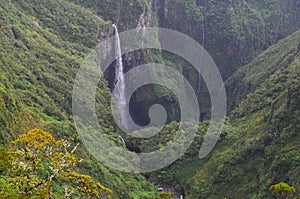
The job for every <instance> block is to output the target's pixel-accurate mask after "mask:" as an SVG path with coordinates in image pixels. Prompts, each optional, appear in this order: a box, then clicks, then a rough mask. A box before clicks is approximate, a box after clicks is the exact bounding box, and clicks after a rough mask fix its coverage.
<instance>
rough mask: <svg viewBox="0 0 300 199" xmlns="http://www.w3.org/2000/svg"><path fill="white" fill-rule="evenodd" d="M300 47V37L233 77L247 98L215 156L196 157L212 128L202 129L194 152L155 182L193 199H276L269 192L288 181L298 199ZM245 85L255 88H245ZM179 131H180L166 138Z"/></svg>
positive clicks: (156, 175) (288, 40) (156, 176)
mask: <svg viewBox="0 0 300 199" xmlns="http://www.w3.org/2000/svg"><path fill="white" fill-rule="evenodd" d="M299 41H300V31H298V32H296V33H294V34H293V35H291V36H289V37H287V38H285V39H283V40H282V41H280V42H279V43H278V44H276V45H274V46H272V47H270V48H269V49H268V50H267V51H265V52H264V53H262V54H261V55H260V56H259V57H258V58H257V59H255V60H254V61H253V62H251V63H250V64H249V65H247V66H245V67H243V68H242V69H240V70H239V71H238V72H237V73H236V74H235V75H234V77H232V79H235V80H236V81H241V86H240V87H239V85H232V84H231V86H232V87H230V88H236V92H242V93H244V94H245V95H246V97H245V98H243V99H241V102H240V103H239V105H238V106H237V108H236V109H234V111H233V112H232V114H231V115H230V117H229V118H228V119H227V121H226V124H225V127H224V132H223V133H222V134H221V137H220V140H219V142H218V144H217V145H216V147H215V149H214V150H213V152H212V153H211V154H209V155H208V156H207V157H205V158H204V159H198V157H197V156H198V150H199V148H200V145H201V143H202V137H203V134H204V133H205V128H206V127H207V124H206V123H203V124H201V125H200V126H199V127H198V129H199V135H198V137H197V139H196V140H195V142H194V144H193V146H192V147H191V148H190V150H189V151H188V152H187V153H186V154H185V155H184V156H183V157H182V158H181V159H180V160H178V161H177V162H175V163H174V164H172V165H171V166H169V167H168V168H166V169H163V170H162V171H160V172H156V173H151V174H150V179H152V180H153V181H160V182H163V183H166V184H172V185H173V186H175V187H176V188H177V190H178V191H180V192H181V193H182V194H185V196H186V198H188V199H189V198H191V199H193V198H225V197H226V198H262V199H265V198H273V196H272V194H271V192H270V191H269V190H268V188H269V187H270V186H271V185H272V184H276V183H279V182H281V181H285V182H287V183H289V184H291V185H294V186H295V187H296V190H298V191H297V192H296V194H295V195H294V197H295V198H298V197H299V196H300V192H299V190H300V180H299V176H300V164H299V162H300V149H299V144H300V138H299V133H300V131H299V127H300V125H299V124H300V119H299V118H300V111H299V110H300V109H299V108H300V89H299V88H300V78H299V77H300V50H299ZM241 74H242V75H241ZM239 75H241V76H239ZM244 82H247V83H249V84H250V83H251V87H243V85H244V84H243V83H244ZM232 83H233V82H232ZM239 88H240V89H239ZM230 92H232V91H231V90H229V91H228V93H230ZM232 95H233V96H234V95H235V94H232ZM174 129H176V126H173V127H172V128H171V129H170V130H168V131H167V132H169V134H170V132H174ZM165 133H166V132H165ZM171 135H172V133H171ZM169 136H170V135H169ZM164 139H167V138H163V139H162V140H164ZM162 140H159V141H156V146H158V147H159V146H160V143H164V141H162ZM153 146H155V142H154V143H153V142H152V143H151V147H152V148H153Z"/></svg>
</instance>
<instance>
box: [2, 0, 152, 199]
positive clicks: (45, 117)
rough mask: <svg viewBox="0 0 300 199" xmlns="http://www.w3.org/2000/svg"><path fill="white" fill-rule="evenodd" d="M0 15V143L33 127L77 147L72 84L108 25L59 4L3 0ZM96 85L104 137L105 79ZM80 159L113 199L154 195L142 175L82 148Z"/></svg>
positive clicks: (106, 117) (106, 116)
mask: <svg viewBox="0 0 300 199" xmlns="http://www.w3.org/2000/svg"><path fill="white" fill-rule="evenodd" d="M0 11H1V12H0V13H1V17H0V21H1V22H0V24H1V25H0V28H1V29H0V38H1V39H0V42H1V46H2V48H1V49H0V71H1V73H0V135H1V143H2V144H4V143H7V142H8V141H11V140H13V139H15V138H16V136H17V135H19V134H21V133H26V132H27V131H29V130H30V129H33V128H37V127H38V128H43V129H45V130H47V131H49V132H52V133H54V134H55V136H56V137H58V138H63V137H67V138H71V137H73V140H74V141H75V142H80V140H79V138H78V135H77V133H76V130H75V127H74V124H73V120H72V111H71V103H72V99H71V95H72V89H73V82H74V78H75V75H76V72H77V70H78V68H79V67H80V64H81V62H82V60H83V58H84V57H85V56H86V55H87V53H88V52H89V51H90V48H91V47H94V46H95V45H96V44H97V42H98V41H97V38H98V34H99V32H100V31H101V30H105V29H104V28H106V26H107V24H108V23H107V22H105V21H104V20H103V19H101V18H100V17H97V16H96V15H93V14H92V13H91V12H90V11H88V10H85V9H83V8H81V7H79V6H76V5H74V4H71V3H68V2H64V1H60V0H57V1H47V0H45V1H1V2H0ZM101 28H102V29H101ZM100 86H101V87H102V88H103V89H102V90H100V92H99V93H98V96H97V97H98V98H99V100H100V99H101V101H102V103H101V104H108V105H107V106H104V105H102V106H100V107H98V108H99V117H100V118H99V119H102V120H105V121H107V122H106V126H107V129H106V130H107V131H108V132H114V131H115V130H114V127H113V125H112V124H111V123H109V118H110V117H111V115H110V114H109V111H108V110H110V106H109V103H108V99H110V92H109V89H108V87H107V83H106V81H105V80H102V82H101V83H100ZM106 100H107V101H106ZM99 105H100V104H99ZM117 141H119V140H117ZM78 156H79V157H81V158H83V159H84V161H83V162H82V163H80V170H81V172H82V173H86V174H90V175H92V176H93V177H94V178H95V179H96V180H98V181H100V182H101V183H102V184H103V185H105V186H106V187H109V188H110V189H112V190H113V194H112V196H111V197H112V198H120V197H122V198H140V197H141V196H143V195H145V196H146V195H149V196H151V195H153V194H155V192H156V188H155V187H154V186H152V185H151V184H149V183H147V182H146V181H145V180H144V178H142V177H141V176H140V175H131V174H124V173H120V172H117V171H113V170H110V169H108V168H106V167H105V166H103V165H102V164H100V163H97V162H96V161H95V160H93V158H92V157H90V156H89V155H88V153H87V152H86V150H85V149H84V148H83V147H82V145H80V148H79V150H78Z"/></svg>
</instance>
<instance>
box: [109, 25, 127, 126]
mask: <svg viewBox="0 0 300 199" xmlns="http://www.w3.org/2000/svg"><path fill="white" fill-rule="evenodd" d="M112 26H113V28H114V30H115V59H116V64H115V80H114V86H116V84H117V83H118V84H119V89H118V91H117V92H114V98H115V100H116V105H117V107H118V109H119V113H120V120H121V125H122V126H123V127H125V128H127V120H126V96H125V81H124V67H123V62H122V52H121V44H120V38H119V32H118V29H117V26H116V25H115V24H113V25H112Z"/></svg>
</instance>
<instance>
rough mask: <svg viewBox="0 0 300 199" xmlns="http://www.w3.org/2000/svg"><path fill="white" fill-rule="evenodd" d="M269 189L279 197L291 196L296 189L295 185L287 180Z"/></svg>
mask: <svg viewBox="0 0 300 199" xmlns="http://www.w3.org/2000/svg"><path fill="white" fill-rule="evenodd" d="M269 189H270V190H271V191H272V192H273V193H274V195H275V196H276V197H277V198H290V197H292V195H293V194H294V193H295V191H296V189H295V187H294V186H290V185H288V184H287V183H285V182H280V183H278V184H274V185H272V186H271V187H270V188H269Z"/></svg>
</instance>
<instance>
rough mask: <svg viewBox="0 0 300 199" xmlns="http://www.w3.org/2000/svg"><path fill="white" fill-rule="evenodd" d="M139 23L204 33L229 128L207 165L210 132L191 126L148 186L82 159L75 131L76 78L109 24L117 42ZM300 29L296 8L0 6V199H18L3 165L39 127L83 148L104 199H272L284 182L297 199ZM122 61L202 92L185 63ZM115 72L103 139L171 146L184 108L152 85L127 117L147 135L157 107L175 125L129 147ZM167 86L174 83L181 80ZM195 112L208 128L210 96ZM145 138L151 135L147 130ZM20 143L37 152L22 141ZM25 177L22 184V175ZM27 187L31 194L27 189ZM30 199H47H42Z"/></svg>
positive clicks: (104, 87) (179, 3) (157, 0)
mask: <svg viewBox="0 0 300 199" xmlns="http://www.w3.org/2000/svg"><path fill="white" fill-rule="evenodd" d="M142 13H144V19H145V25H147V26H156V25H159V26H162V27H166V28H170V29H174V30H177V31H180V32H182V33H185V34H187V35H189V36H190V37H192V38H194V39H195V40H197V41H198V42H199V43H201V44H202V42H203V41H202V40H203V34H202V32H203V27H204V28H205V31H204V32H205V41H204V43H205V48H206V49H207V51H208V52H209V53H210V55H212V57H213V59H214V60H215V61H216V63H217V65H218V67H219V69H220V72H221V75H222V77H223V79H224V80H226V81H225V86H226V92H227V101H228V109H227V110H228V117H227V119H226V122H225V126H224V131H223V132H222V134H221V136H220V139H219V141H218V143H217V145H216V147H215V148H214V150H213V151H212V152H211V153H210V154H209V155H208V156H207V157H205V158H203V159H199V158H198V153H199V149H200V146H201V144H202V141H203V138H204V137H205V133H206V130H207V127H208V124H209V121H203V122H202V123H201V124H199V125H197V126H192V127H191V128H197V136H196V138H195V140H194V143H193V144H192V146H191V147H190V148H189V150H188V151H187V152H186V153H185V154H184V155H182V156H181V158H180V159H179V160H177V161H176V162H174V163H173V164H171V165H170V166H168V167H166V168H164V169H161V170H159V171H154V172H151V173H144V174H142V175H141V174H131V173H123V172H119V171H116V170H113V169H110V168H108V167H106V166H104V165H103V164H102V163H100V162H98V161H97V160H95V159H94V158H93V157H92V156H91V154H90V153H89V152H88V151H87V150H86V149H85V147H84V146H83V144H82V141H81V140H80V137H79V136H78V134H77V132H76V128H75V125H74V121H73V115H72V89H73V83H74V79H75V76H76V73H77V71H78V69H79V68H80V66H81V64H82V62H83V60H84V59H85V57H86V56H87V55H88V53H89V52H90V51H91V50H92V49H93V48H94V47H96V45H97V44H98V43H99V40H100V37H101V36H103V35H104V36H111V35H113V34H114V32H113V29H112V28H111V25H112V24H113V23H116V24H117V26H118V28H119V31H123V30H128V29H131V28H135V27H137V25H138V23H139V20H140V17H141V16H142ZM299 19H300V4H299V1H298V0H288V1H285V0H273V1H259V0H230V1H229V0H228V1H217V0H210V1H208V0H151V1H150V0H149V1H148V0H130V1H125V0H116V1H113V0H99V1H93V0H1V1H0V46H1V48H0V198H2V197H3V198H4V196H2V195H1V194H2V193H6V194H5V196H6V198H18V197H17V196H16V195H13V194H15V193H12V195H9V194H10V193H7V192H8V190H10V191H11V190H12V188H11V187H9V186H8V185H9V183H8V184H7V183H6V182H7V181H5V180H6V179H7V178H8V176H9V175H10V173H9V171H10V170H9V169H13V167H11V168H8V167H9V166H7V165H9V161H13V158H11V159H10V158H7V157H10V156H9V155H7V154H9V153H13V152H12V151H9V150H11V149H12V148H14V147H16V146H14V144H13V143H12V142H11V141H13V140H16V139H17V138H19V137H18V136H19V135H21V134H24V133H27V132H31V131H30V130H31V129H36V128H39V129H44V130H45V131H47V132H49V133H51V134H52V135H53V136H54V138H55V139H57V140H61V139H69V140H70V141H71V146H76V144H77V143H79V144H80V145H79V147H78V149H77V150H76V152H75V154H76V156H78V158H79V159H82V161H78V165H77V167H76V172H78V173H82V174H86V175H90V176H91V177H92V179H93V180H94V181H95V182H100V183H101V185H103V186H104V187H107V188H108V189H109V190H112V193H111V194H109V195H108V196H107V197H105V198H112V199H141V198H144V199H145V198H146V199H153V198H155V199H170V198H174V197H173V196H172V194H169V193H164V192H160V191H159V189H158V187H164V191H171V192H174V193H175V195H176V197H179V195H182V196H184V199H200V198H204V199H206V198H209V199H214V198H216V199H219V198H221V199H223V198H227V199H231V198H232V199H235V198H238V199H239V198H251V199H252V198H253V199H257V198H261V199H271V198H276V196H275V195H273V194H272V192H271V191H270V190H269V188H270V186H271V185H275V184H277V183H280V182H286V183H288V184H289V185H291V186H294V187H295V190H296V192H295V193H294V194H293V195H292V196H291V197H289V198H294V199H299V198H300V177H299V176H300V150H299V144H300V138H299V132H300V131H299V129H300V31H299V28H300V20H299ZM297 30H298V31H297ZM295 31H296V32H295ZM288 35H289V36H288ZM123 62H124V68H125V70H126V71H128V70H130V69H132V68H133V67H135V66H137V65H140V64H144V63H147V62H158V63H163V64H167V65H170V66H175V68H176V70H177V71H179V72H181V73H182V74H184V75H185V76H186V78H187V79H188V80H189V81H190V83H191V85H192V86H193V87H194V89H195V90H196V89H197V81H198V74H197V73H196V72H195V70H193V69H191V67H190V66H189V65H188V64H187V63H186V61H185V60H183V59H181V58H179V57H178V56H175V55H172V54H168V53H165V52H160V51H155V50H150V49H147V50H145V51H136V52H131V53H128V54H126V55H123ZM114 72H115V69H114V67H110V68H109V69H108V71H105V73H104V74H105V78H106V79H105V78H102V79H101V80H100V82H99V84H98V90H97V94H96V96H95V97H96V101H97V104H96V105H95V107H96V111H97V117H98V120H99V121H101V124H102V128H103V130H104V132H105V134H106V136H107V137H108V138H109V139H110V140H112V141H113V142H114V143H115V144H116V145H118V146H120V147H124V148H125V147H127V149H128V150H130V151H133V152H137V153H140V152H150V151H154V150H157V149H160V148H162V147H163V146H165V145H166V144H168V141H170V140H171V139H172V138H174V136H175V135H176V132H177V129H178V123H176V122H175V121H173V120H175V119H177V120H178V118H179V116H178V107H177V109H176V107H175V108H174V107H173V106H174V104H175V105H176V103H177V101H176V99H174V95H173V94H172V93H171V92H169V91H167V89H165V88H163V87H159V86H149V87H147V88H146V89H145V90H143V91H142V92H141V93H139V94H136V95H135V96H133V97H132V101H133V102H132V104H133V108H132V114H133V115H132V117H133V118H134V119H136V120H137V121H139V122H141V123H143V124H144V123H145V122H147V121H148V120H147V119H148V112H149V107H151V105H153V103H156V102H159V103H161V104H162V105H164V106H166V107H168V108H169V109H170V110H169V112H168V113H169V115H168V116H169V117H168V122H169V123H168V124H167V125H166V126H165V127H164V128H163V129H162V131H161V132H160V133H158V134H157V135H155V136H153V137H152V138H150V139H138V138H132V137H131V136H130V135H125V134H124V133H122V134H121V135H122V137H123V138H124V139H125V145H126V146H125V145H124V143H123V142H122V140H121V139H120V138H119V135H120V130H119V128H118V127H117V126H116V124H115V122H114V119H113V116H112V113H111V105H110V102H111V92H110V89H111V87H112V85H111V84H112V82H113V81H114V79H113V77H114V75H115V74H114ZM149 75H151V74H149ZM170 81H172V84H174V85H175V84H176V80H170ZM200 101H202V103H203V104H201V106H202V107H201V109H202V112H203V113H207V118H205V119H209V112H210V100H209V96H208V92H207V90H206V89H205V88H202V93H201V95H200ZM145 118H146V119H145ZM187 124H189V123H187ZM148 130H149V131H150V130H153V129H151V128H150V129H144V131H148ZM38 132H40V131H38ZM46 137H47V136H46ZM48 138H49V136H48ZM50 138H51V137H50ZM51 139H52V138H51ZM38 142H39V140H38V141H37V143H38ZM15 143H22V142H21V141H20V139H19V140H18V141H16V142H15ZM22 144H24V145H25V146H27V145H28V144H29V145H30V144H31V143H27V142H26V140H25V141H24V143H22ZM58 145H59V144H58ZM17 147H21V146H17ZM19 153H22V151H21V152H20V151H19ZM15 155H20V154H18V153H16V154H15ZM20 156H21V155H20ZM21 157H22V156H21ZM25 157H26V156H25ZM30 158H32V157H29V159H30ZM24 161H29V160H28V159H26V158H25V159H24ZM24 161H20V164H19V166H20V167H21V166H22V165H23V164H24ZM51 161H53V160H51ZM51 161H50V162H51ZM34 163H35V162H34ZM46 164H47V162H46V161H45V163H44V164H43V163H41V165H43V166H44V165H46ZM17 168H18V167H17ZM24 168H25V167H24ZM15 172H16V173H17V174H18V172H21V171H19V170H16V171H15ZM23 172H24V173H27V171H26V169H25V171H23ZM28 172H29V171H28ZM45 172H46V173H47V171H45ZM11 175H12V174H11ZM38 175H41V174H40V173H38ZM15 177H16V178H15V180H18V179H19V178H18V175H16V176H15ZM73 177H74V176H73ZM74 178H76V177H74ZM14 182H15V181H14ZM24 182H26V183H28V184H30V179H26V180H25V181H24ZM53 182H54V185H53V187H54V191H57V192H58V193H60V192H62V190H64V187H63V183H62V181H59V180H54V181H53ZM150 182H151V183H150ZM11 183H12V182H11ZM26 183H25V184H26ZM51 183H52V182H51ZM154 184H155V185H156V186H155V185H154ZM9 188H10V189H9ZM18 191H19V190H18ZM27 191H28V190H27ZM83 191H86V190H83ZM92 191H93V190H92ZM23 195H24V194H23ZM25 195H26V194H25ZM278 195H280V194H278ZM35 197H36V198H45V197H43V196H42V194H40V195H38V196H35ZM78 197H79V196H78ZM280 197H282V198H287V196H286V195H284V196H283V194H282V195H280V196H278V198H280ZM24 198H30V196H27V197H24ZM65 198H67V197H65ZM74 198H75V196H74ZM176 199H177V198H176Z"/></svg>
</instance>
